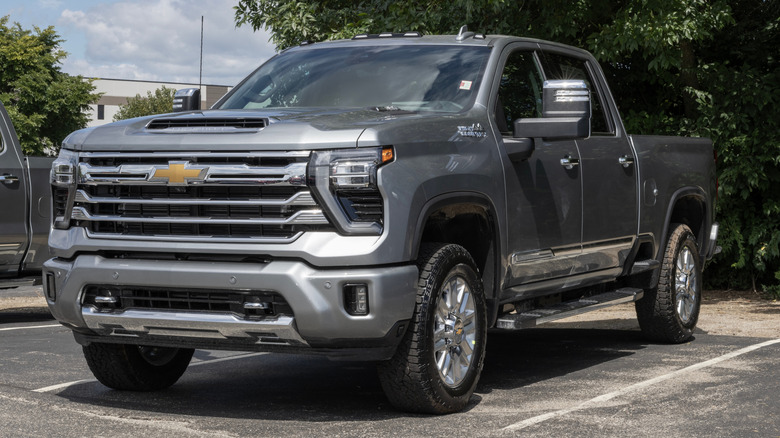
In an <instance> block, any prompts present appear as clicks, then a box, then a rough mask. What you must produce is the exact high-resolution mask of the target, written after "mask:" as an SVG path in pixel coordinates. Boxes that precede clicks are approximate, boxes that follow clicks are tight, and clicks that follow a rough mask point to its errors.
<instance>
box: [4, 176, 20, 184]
mask: <svg viewBox="0 0 780 438" xmlns="http://www.w3.org/2000/svg"><path fill="white" fill-rule="evenodd" d="M0 182H1V183H3V184H13V183H16V182H19V177H17V176H14V175H0Z"/></svg>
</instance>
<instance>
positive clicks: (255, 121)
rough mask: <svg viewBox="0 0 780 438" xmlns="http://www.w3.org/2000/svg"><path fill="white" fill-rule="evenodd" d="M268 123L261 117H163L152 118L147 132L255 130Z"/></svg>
mask: <svg viewBox="0 0 780 438" xmlns="http://www.w3.org/2000/svg"><path fill="white" fill-rule="evenodd" d="M267 125H268V119H265V118H261V117H219V118H216V117H165V118H159V119H153V120H152V121H150V122H149V123H148V124H147V125H146V130H147V132H153V133H159V134H187V133H198V134H200V133H225V134H231V133H242V132H257V131H260V130H261V129H263V128H265V127H266V126H267Z"/></svg>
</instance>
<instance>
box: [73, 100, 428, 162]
mask: <svg viewBox="0 0 780 438" xmlns="http://www.w3.org/2000/svg"><path fill="white" fill-rule="evenodd" d="M432 116H434V117H441V114H426V115H420V114H416V113H411V112H408V111H400V110H393V109H389V110H383V109H354V108H353V109H335V110H334V109H311V108H306V109H286V110H273V111H236V110H210V111H197V112H183V113H172V114H160V115H155V116H148V117H140V118H135V119H129V120H123V121H119V122H115V123H110V124H107V125H102V126H98V127H93V128H88V129H84V130H81V131H76V132H74V133H73V134H71V135H70V136H68V138H66V139H65V141H64V142H63V147H65V148H67V149H72V150H77V151H119V152H122V151H124V152H130V151H132V152H141V151H166V152H174V151H201V150H206V151H214V150H225V151H249V150H254V151H257V150H288V151H291V150H312V149H331V148H348V147H356V146H358V140H359V139H360V137H361V134H363V132H364V131H365V130H367V129H370V128H373V127H377V126H381V125H386V124H395V123H398V122H399V121H401V120H409V119H424V118H431V117H432ZM371 137H373V136H371ZM364 143H365V142H364V141H361V142H360V145H361V146H364V145H365V146H368V145H367V144H364Z"/></svg>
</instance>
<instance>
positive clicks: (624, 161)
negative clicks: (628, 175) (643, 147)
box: [618, 155, 634, 168]
mask: <svg viewBox="0 0 780 438" xmlns="http://www.w3.org/2000/svg"><path fill="white" fill-rule="evenodd" d="M618 163H620V165H621V166H623V167H625V168H628V166H631V165H632V164H634V157H631V156H628V155H623V156H622V157H620V158H618Z"/></svg>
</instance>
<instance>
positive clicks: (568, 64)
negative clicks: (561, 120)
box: [540, 52, 612, 134]
mask: <svg viewBox="0 0 780 438" xmlns="http://www.w3.org/2000/svg"><path fill="white" fill-rule="evenodd" d="M540 58H541V61H542V66H543V68H544V72H545V73H546V74H547V79H580V80H583V81H585V83H586V84H588V89H590V91H591V105H592V107H591V110H592V112H593V114H592V119H591V123H592V131H593V133H594V134H595V133H600V134H608V133H612V132H611V130H610V129H609V125H608V124H607V118H606V115H605V114H604V107H603V106H602V104H601V98H600V96H599V93H598V92H597V91H596V89H595V88H594V87H593V81H592V80H591V77H590V74H589V73H588V69H587V67H586V65H585V61H583V60H581V59H577V58H571V57H568V56H563V55H556V54H552V53H544V52H542V53H541V56H540Z"/></svg>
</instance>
